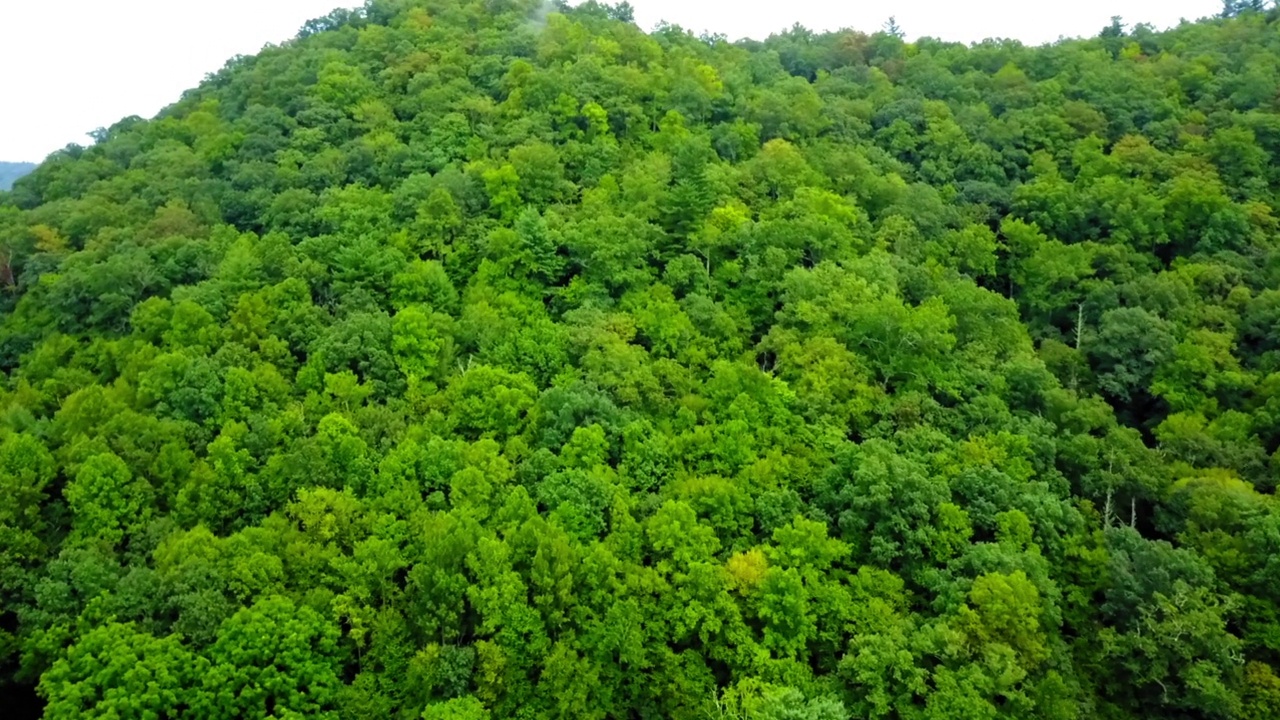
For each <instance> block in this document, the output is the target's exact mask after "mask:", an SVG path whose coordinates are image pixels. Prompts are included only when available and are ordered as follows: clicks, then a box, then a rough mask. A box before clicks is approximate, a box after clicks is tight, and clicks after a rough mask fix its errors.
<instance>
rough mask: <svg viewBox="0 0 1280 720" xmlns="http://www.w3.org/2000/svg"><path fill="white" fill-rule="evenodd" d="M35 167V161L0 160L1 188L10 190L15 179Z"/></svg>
mask: <svg viewBox="0 0 1280 720" xmlns="http://www.w3.org/2000/svg"><path fill="white" fill-rule="evenodd" d="M35 169H36V166H35V164H34V163H13V162H0V190H9V189H10V188H12V187H13V183H14V181H15V180H17V179H18V178H20V177H22V176H23V175H26V174H27V173H29V172H31V171H32V170H35Z"/></svg>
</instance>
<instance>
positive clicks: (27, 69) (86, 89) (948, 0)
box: [0, 0, 1222, 161]
mask: <svg viewBox="0 0 1280 720" xmlns="http://www.w3.org/2000/svg"><path fill="white" fill-rule="evenodd" d="M358 4H361V3H360V2H359V1H358V0H217V1H216V2H206V1H201V0H0V160H10V161H24V160H26V161H39V160H41V159H43V158H44V157H45V156H46V155H47V154H49V153H50V152H53V151H54V150H57V149H59V148H61V147H63V146H65V145H66V144H68V143H72V142H75V143H81V144H88V143H89V142H90V141H89V139H88V138H87V137H86V135H85V133H87V132H89V131H91V130H93V129H94V128H98V127H105V126H108V125H111V124H113V123H114V122H115V121H117V120H119V119H120V118H122V117H126V116H129V115H141V116H143V117H150V116H152V115H154V114H155V113H157V112H159V111H160V110H161V109H162V108H163V107H164V106H166V105H168V104H169V103H171V102H173V101H175V100H177V99H178V97H179V96H180V95H181V93H182V91H183V90H185V89H187V88H189V87H192V86H194V85H196V84H198V83H199V82H200V80H201V79H202V78H203V77H204V76H205V74H206V73H208V72H212V71H215V70H217V69H219V68H221V67H222V65H223V63H224V62H225V61H226V60H227V58H229V57H231V56H233V55H237V54H252V53H255V52H257V51H258V50H259V49H261V48H262V46H263V45H264V44H266V43H272V42H280V41H283V40H286V39H288V38H290V37H292V36H293V35H294V34H295V33H296V32H297V30H298V28H299V27H301V26H302V23H303V22H305V21H306V20H308V19H310V18H313V17H318V16H321V15H325V14H327V13H328V12H329V10H331V9H332V8H333V7H336V6H340V5H345V6H348V7H350V6H355V5H358ZM631 4H632V5H633V6H634V7H635V11H636V21H637V22H638V23H639V24H640V26H641V27H644V28H646V29H648V28H651V27H652V26H653V25H654V24H655V23H657V22H658V21H660V20H667V21H669V22H673V23H676V24H678V25H681V26H683V27H685V28H688V29H690V30H694V31H702V30H710V31H712V32H718V33H723V34H725V35H728V36H729V37H730V38H731V39H737V38H740V37H758V38H763V37H766V36H768V35H769V33H771V32H773V31H776V30H780V29H784V28H786V27H790V26H791V25H792V24H793V23H796V22H799V23H801V24H803V25H805V26H806V27H809V28H812V29H815V30H827V29H837V28H841V27H852V28H856V29H859V30H866V31H873V30H876V29H879V28H880V27H881V26H882V25H883V24H884V21H885V20H886V19H888V16H889V15H896V16H897V20H898V24H899V25H900V26H901V27H902V29H903V30H904V31H905V32H906V33H907V35H908V37H909V38H915V37H919V36H922V35H930V36H933V37H940V38H944V39H947V40H958V41H963V42H973V41H977V40H982V39H984V38H987V37H1009V38H1017V39H1019V40H1022V41H1023V42H1026V43H1043V42H1052V41H1053V40H1056V39H1057V38H1058V37H1061V36H1066V37H1071V36H1079V35H1094V34H1096V33H1097V32H1098V31H1099V30H1100V29H1102V27H1103V26H1105V25H1106V24H1107V23H1108V21H1109V19H1110V18H1111V16H1113V15H1120V16H1122V17H1123V18H1124V19H1125V21H1126V22H1129V23H1137V22H1147V23H1151V24H1153V25H1155V26H1157V27H1168V26H1171V25H1176V24H1177V23H1178V21H1179V20H1180V19H1182V18H1186V19H1195V18H1198V17H1201V16H1205V15H1211V14H1213V13H1215V12H1217V11H1218V10H1219V9H1220V8H1221V6H1222V3H1221V0H1074V1H1069V2H1036V1H1035V0H968V1H967V2H956V1H955V0H915V1H914V2H897V3H895V2H856V0H855V1H853V2H850V1H849V0H782V1H779V0H768V1H762V0H632V2H631Z"/></svg>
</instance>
